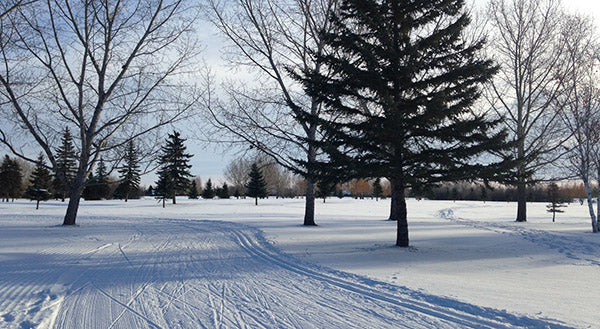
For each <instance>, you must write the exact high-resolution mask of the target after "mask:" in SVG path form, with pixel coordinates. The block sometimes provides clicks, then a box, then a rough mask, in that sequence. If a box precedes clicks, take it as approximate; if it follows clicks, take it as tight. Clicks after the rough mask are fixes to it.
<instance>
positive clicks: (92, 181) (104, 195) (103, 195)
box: [81, 158, 110, 200]
mask: <svg viewBox="0 0 600 329" xmlns="http://www.w3.org/2000/svg"><path fill="white" fill-rule="evenodd" d="M109 195H110V186H109V185H108V173H107V171H106V165H105V164H104V160H103V159H102V158H100V161H98V166H97V167H96V174H95V175H91V176H90V178H89V179H88V182H87V184H86V186H85V188H84V190H83V193H82V194H81V196H82V197H83V198H84V199H85V200H102V199H108V197H109Z"/></svg>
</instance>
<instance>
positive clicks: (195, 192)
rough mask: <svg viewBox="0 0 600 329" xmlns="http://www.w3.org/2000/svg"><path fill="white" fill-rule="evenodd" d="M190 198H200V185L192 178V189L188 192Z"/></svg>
mask: <svg viewBox="0 0 600 329" xmlns="http://www.w3.org/2000/svg"><path fill="white" fill-rule="evenodd" d="M188 198H189V199H194V200H195V199H198V185H197V184H196V181H195V180H193V179H192V183H191V184H190V190H189V192H188Z"/></svg>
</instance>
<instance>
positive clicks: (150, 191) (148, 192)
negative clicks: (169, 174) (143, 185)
mask: <svg viewBox="0 0 600 329" xmlns="http://www.w3.org/2000/svg"><path fill="white" fill-rule="evenodd" d="M144 195H146V196H154V187H153V186H152V185H150V186H148V189H147V190H146V193H144Z"/></svg>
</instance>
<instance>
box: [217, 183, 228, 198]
mask: <svg viewBox="0 0 600 329" xmlns="http://www.w3.org/2000/svg"><path fill="white" fill-rule="evenodd" d="M217 196H218V197H219V199H229V186H227V183H223V186H222V187H221V188H220V189H219V193H218V195H217Z"/></svg>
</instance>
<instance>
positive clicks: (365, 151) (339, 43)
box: [296, 0, 506, 247]
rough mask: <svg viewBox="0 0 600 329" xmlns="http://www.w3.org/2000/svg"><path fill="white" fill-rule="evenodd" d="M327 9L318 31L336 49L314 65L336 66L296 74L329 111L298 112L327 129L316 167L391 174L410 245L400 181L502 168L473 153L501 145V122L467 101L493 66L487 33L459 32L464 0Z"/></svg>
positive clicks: (323, 171)
mask: <svg viewBox="0 0 600 329" xmlns="http://www.w3.org/2000/svg"><path fill="white" fill-rule="evenodd" d="M331 19H332V23H333V26H334V28H332V29H331V30H330V31H325V32H324V40H325V43H326V45H327V47H329V48H331V52H329V53H330V54H333V55H322V56H320V58H319V59H318V61H319V62H320V63H322V65H323V68H322V69H321V70H320V71H319V72H337V74H336V75H333V76H326V75H323V74H321V73H319V72H317V71H311V70H310V69H307V70H306V71H303V72H300V73H298V74H296V78H297V79H299V80H300V81H301V82H302V83H303V84H304V87H305V90H306V91H307V93H308V94H309V95H310V96H312V97H316V99H318V100H319V101H321V102H322V103H323V104H324V107H325V111H327V112H328V113H329V114H330V115H331V116H330V117H331V118H335V119H334V120H326V119H324V117H325V116H323V117H316V116H310V115H309V114H306V115H305V117H304V118H302V119H303V120H304V121H305V122H314V121H317V122H319V124H320V127H321V130H322V132H323V133H324V135H325V136H328V138H326V139H325V140H324V141H323V142H320V143H317V142H315V144H316V146H318V147H320V148H321V149H322V150H323V151H325V153H326V155H327V158H328V159H327V162H320V163H317V165H316V166H315V170H316V171H317V172H318V173H319V174H320V175H321V176H325V177H328V176H334V177H340V178H343V180H347V179H350V178H361V177H385V178H387V179H388V180H389V181H390V183H391V188H392V195H391V197H392V202H391V210H390V217H389V218H390V220H397V221H398V222H397V239H396V245H398V246H404V247H406V246H408V245H409V239H408V223H407V210H406V200H405V196H404V193H405V189H407V188H411V187H414V186H420V185H422V186H428V185H431V184H435V183H437V182H441V181H457V180H462V179H472V178H475V177H488V176H491V175H492V173H494V172H498V173H501V172H503V171H500V170H499V169H498V168H496V169H493V170H492V169H491V167H490V166H485V165H483V164H481V163H477V161H476V159H477V156H478V155H480V154H481V153H482V152H484V151H488V150H499V149H501V148H504V147H506V146H505V145H504V140H505V138H506V132H505V131H496V129H497V128H496V127H497V126H498V122H497V121H494V122H491V121H488V120H487V119H486V118H485V117H484V114H481V115H480V114H476V113H477V112H476V111H471V110H472V108H471V107H472V105H473V103H474V101H475V100H476V99H477V98H478V97H479V96H480V90H479V86H480V85H481V84H482V83H484V82H486V81H488V80H489V79H490V77H491V76H492V74H493V73H494V72H495V71H496V68H495V67H494V66H493V63H492V62H491V61H490V60H485V59H480V58H478V53H479V50H480V49H481V48H482V46H483V41H479V42H474V43H470V42H469V41H466V40H463V39H462V34H463V33H462V32H463V31H464V29H465V28H466V26H467V24H468V23H469V18H468V15H467V14H466V13H465V10H464V0H427V1H397V0H381V1H364V0H344V1H343V2H342V4H341V6H340V10H339V12H338V13H337V14H336V15H333V17H332V18H331ZM306 165H310V164H308V163H307V164H306ZM494 165H499V164H494Z"/></svg>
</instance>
